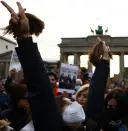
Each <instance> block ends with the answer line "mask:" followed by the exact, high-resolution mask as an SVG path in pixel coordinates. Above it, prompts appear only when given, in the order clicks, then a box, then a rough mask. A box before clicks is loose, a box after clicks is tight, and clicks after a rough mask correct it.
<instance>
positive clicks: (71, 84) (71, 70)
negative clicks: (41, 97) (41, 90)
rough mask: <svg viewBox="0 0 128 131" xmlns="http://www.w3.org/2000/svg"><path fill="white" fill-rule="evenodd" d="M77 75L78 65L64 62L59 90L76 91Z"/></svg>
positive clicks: (61, 68)
mask: <svg viewBox="0 0 128 131" xmlns="http://www.w3.org/2000/svg"><path fill="white" fill-rule="evenodd" d="M77 75H78V66H74V65H69V64H64V63H62V64H61V67H60V76H59V92H63V91H67V92H68V93H74V92H75V90H74V88H75V83H76V79H77Z"/></svg>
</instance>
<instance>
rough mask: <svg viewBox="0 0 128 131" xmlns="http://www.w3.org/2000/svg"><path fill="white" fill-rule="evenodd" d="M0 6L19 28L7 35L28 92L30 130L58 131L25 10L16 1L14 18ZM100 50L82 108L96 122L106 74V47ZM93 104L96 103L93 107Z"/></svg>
mask: <svg viewBox="0 0 128 131" xmlns="http://www.w3.org/2000/svg"><path fill="white" fill-rule="evenodd" d="M2 4H3V5H4V6H5V7H6V8H7V9H8V10H9V11H10V13H11V20H10V23H11V24H14V25H16V24H18V25H19V26H17V28H18V29H19V30H18V31H19V32H18V35H17V31H15V29H14V28H12V30H11V33H13V34H14V36H15V38H16V39H17V43H18V47H17V48H16V52H17V54H18V57H19V60H20V62H21V65H22V68H23V71H24V76H25V80H26V81H27V86H28V91H29V92H30V93H31V100H30V108H31V111H32V120H33V124H34V129H35V131H45V130H46V131H51V130H52V131H61V130H62V127H63V124H62V123H63V122H62V118H61V116H60V113H59V112H58V109H57V105H56V102H55V99H54V95H53V91H52V88H51V86H50V82H49V79H48V76H47V72H46V70H45V67H44V63H43V61H42V59H41V56H40V53H39V51H38V47H37V43H33V41H32V37H31V35H32V33H31V32H30V29H31V28H30V26H29V19H28V18H27V17H26V15H25V13H24V11H25V9H23V8H22V6H21V4H20V3H19V2H18V3H17V5H18V7H19V14H18V15H17V14H16V13H15V12H14V11H13V9H12V8H10V7H9V6H8V5H7V4H6V3H5V2H2ZM103 51H104V52H103V55H102V54H101V55H102V57H100V59H97V60H98V61H95V62H94V63H95V65H96V70H95V73H94V76H93V78H92V81H91V84H90V90H89V96H88V103H87V108H86V113H87V116H88V118H91V119H93V120H97V118H99V115H100V114H101V112H102V107H103V94H104V88H105V84H106V81H107V77H108V73H109V63H108V59H109V55H108V54H109V53H108V52H109V48H108V47H107V46H106V45H105V44H103ZM101 58H102V59H101ZM99 95H101V96H99ZM96 97H97V98H96ZM95 102H96V104H98V103H99V104H98V105H95V104H94V103H95ZM95 106H96V107H95ZM93 111H94V112H93ZM67 131H68V130H67Z"/></svg>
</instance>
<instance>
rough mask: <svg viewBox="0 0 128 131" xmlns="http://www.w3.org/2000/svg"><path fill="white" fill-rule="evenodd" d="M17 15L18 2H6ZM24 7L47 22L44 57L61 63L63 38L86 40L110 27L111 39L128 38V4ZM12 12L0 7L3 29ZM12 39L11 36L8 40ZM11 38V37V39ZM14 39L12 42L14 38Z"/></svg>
mask: <svg viewBox="0 0 128 131" xmlns="http://www.w3.org/2000/svg"><path fill="white" fill-rule="evenodd" d="M5 1H6V2H8V4H9V5H10V6H12V7H14V9H15V10H16V11H17V6H16V4H15V3H16V0H5ZM19 2H21V3H22V5H23V7H25V8H27V11H26V12H30V13H33V14H35V15H36V16H38V17H39V18H40V19H42V20H44V22H45V30H44V32H43V33H42V34H41V35H40V37H39V38H38V42H39V49H40V52H41V55H42V57H43V58H44V59H45V60H46V59H50V60H58V59H59V48H58V47H57V44H59V43H60V42H61V38H62V37H86V36H88V35H91V32H90V27H92V29H94V30H95V29H96V28H97V26H98V25H102V26H103V29H104V30H105V29H106V28H107V27H108V30H109V31H108V35H111V36H128V0H19ZM9 18H10V14H9V12H8V11H7V10H6V9H5V8H4V7H3V6H2V5H0V27H5V26H6V25H7V24H8V20H9ZM7 37H8V36H7ZM9 38H10V37H9ZM11 39H12V38H11Z"/></svg>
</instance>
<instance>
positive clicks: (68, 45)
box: [58, 35, 128, 78]
mask: <svg viewBox="0 0 128 131" xmlns="http://www.w3.org/2000/svg"><path fill="white" fill-rule="evenodd" d="M97 37H100V38H101V39H102V40H104V41H106V44H107V45H109V46H110V48H111V50H112V52H113V54H114V55H119V63H120V65H119V68H120V76H121V78H122V77H123V72H124V70H125V68H124V55H127V54H128V37H111V36H109V35H91V36H87V37H83V38H62V42H61V43H60V44H59V45H58V46H59V47H60V54H61V55H60V61H61V62H62V63H67V62H68V56H69V55H74V64H75V65H78V66H79V65H80V56H81V55H87V54H88V53H89V52H90V50H91V48H92V46H93V45H94V44H95V43H96V39H97ZM117 66H118V65H117ZM88 68H89V69H92V65H91V64H90V63H89V62H88Z"/></svg>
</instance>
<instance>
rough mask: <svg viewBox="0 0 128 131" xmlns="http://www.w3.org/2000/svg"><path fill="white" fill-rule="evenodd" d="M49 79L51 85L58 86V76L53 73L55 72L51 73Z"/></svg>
mask: <svg viewBox="0 0 128 131" xmlns="http://www.w3.org/2000/svg"><path fill="white" fill-rule="evenodd" d="M48 77H49V80H50V83H51V84H53V85H56V83H57V75H56V74H55V73H53V72H49V73H48Z"/></svg>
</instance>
